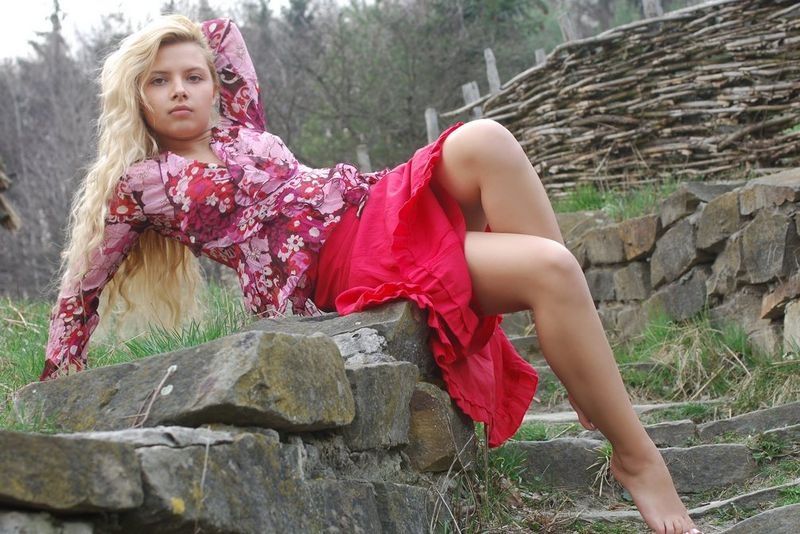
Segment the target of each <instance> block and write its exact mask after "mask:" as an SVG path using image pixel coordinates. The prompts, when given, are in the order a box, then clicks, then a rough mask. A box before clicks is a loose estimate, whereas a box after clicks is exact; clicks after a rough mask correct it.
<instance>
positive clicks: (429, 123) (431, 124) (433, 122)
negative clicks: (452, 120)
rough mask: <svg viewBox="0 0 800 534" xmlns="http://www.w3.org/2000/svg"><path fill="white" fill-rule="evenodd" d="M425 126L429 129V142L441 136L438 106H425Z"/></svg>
mask: <svg viewBox="0 0 800 534" xmlns="http://www.w3.org/2000/svg"><path fill="white" fill-rule="evenodd" d="M425 128H426V129H427V130H428V143H433V142H434V141H436V139H438V138H439V114H438V113H437V112H436V108H425Z"/></svg>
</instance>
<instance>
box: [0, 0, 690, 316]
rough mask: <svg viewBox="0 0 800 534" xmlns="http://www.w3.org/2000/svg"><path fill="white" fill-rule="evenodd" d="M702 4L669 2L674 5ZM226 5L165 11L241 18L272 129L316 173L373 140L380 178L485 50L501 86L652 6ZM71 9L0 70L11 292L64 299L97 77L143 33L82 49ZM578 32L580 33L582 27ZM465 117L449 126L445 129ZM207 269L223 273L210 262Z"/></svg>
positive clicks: (509, 0) (90, 149)
mask: <svg viewBox="0 0 800 534" xmlns="http://www.w3.org/2000/svg"><path fill="white" fill-rule="evenodd" d="M698 3H700V2H698V1H697V0H662V2H661V4H662V6H663V9H664V11H672V10H675V9H679V8H682V7H686V6H687V5H694V4H698ZM229 6H230V7H228V8H227V9H220V8H217V7H215V5H214V2H213V0H212V1H209V0H199V1H191V0H178V1H175V0H173V1H166V2H164V4H163V7H162V9H161V12H162V13H171V12H177V13H182V14H185V15H187V16H189V17H190V18H192V19H194V20H207V19H210V18H215V17H221V16H224V17H231V18H232V19H233V20H234V21H236V23H237V24H238V25H239V27H240V28H241V30H242V33H243V35H244V37H245V40H246V42H247V46H248V49H249V51H250V55H251V56H252V58H253V60H254V63H255V67H256V71H257V73H258V77H259V81H260V83H261V88H262V101H263V104H264V108H265V113H266V119H267V127H268V129H269V131H270V132H271V133H273V134H275V135H277V136H279V137H281V138H282V139H283V140H284V142H285V143H286V145H287V146H288V147H289V148H290V150H292V152H293V153H294V154H295V156H296V157H297V158H298V160H299V161H301V162H302V163H304V164H306V165H310V166H312V167H329V166H331V165H333V164H335V163H338V162H347V163H352V164H354V165H357V156H356V147H357V146H358V145H359V144H363V145H366V146H367V148H368V152H369V158H370V162H371V170H378V169H382V168H385V167H393V166H395V165H397V164H399V163H401V162H403V161H405V160H407V159H408V158H409V157H410V156H411V155H412V154H413V153H414V151H415V150H417V149H418V148H419V147H421V146H423V145H425V144H426V143H427V142H428V140H427V135H426V127H425V117H424V111H425V108H426V107H434V108H436V109H437V110H438V111H439V112H440V113H442V112H445V111H448V110H452V109H456V108H460V107H462V106H463V104H464V101H463V97H462V93H461V86H462V84H465V83H467V82H469V81H471V80H476V81H477V82H478V85H479V87H480V92H481V94H486V93H487V92H488V91H489V88H488V82H487V78H486V64H485V61H484V49H485V48H491V49H492V50H493V52H494V55H495V57H496V59H497V68H498V72H499V75H500V80H501V82H505V81H506V80H508V79H510V78H511V77H513V76H514V75H515V74H517V73H519V72H521V71H523V70H525V69H527V68H529V67H531V66H533V65H534V64H535V63H536V60H535V50H536V49H544V50H545V52H546V53H548V54H549V53H550V51H552V49H553V48H555V47H556V46H557V45H558V44H560V43H562V42H564V41H565V40H566V39H565V36H566V35H568V34H569V30H568V28H572V30H573V31H574V29H575V28H576V27H580V28H581V32H582V36H583V37H589V36H590V35H594V34H597V33H600V32H602V31H605V30H607V29H608V28H612V27H615V26H618V25H621V24H625V23H628V22H631V21H635V20H639V19H641V18H643V16H644V13H643V8H642V2H641V0H483V1H482V0H374V1H372V2H365V1H364V0H351V1H350V2H349V3H343V2H341V0H340V1H339V2H336V1H335V0H290V2H289V5H288V7H283V8H280V9H275V8H271V7H270V2H269V0H258V1H253V0H242V1H241V2H238V3H233V4H229ZM65 15H67V14H65V13H64V12H63V11H62V10H61V9H60V7H59V6H58V2H57V1H54V3H53V12H52V15H51V17H50V22H51V24H50V25H51V29H50V30H49V31H47V32H39V33H38V34H37V38H36V39H34V40H32V41H31V42H30V43H29V44H30V46H31V47H32V49H33V51H34V52H35V53H34V55H33V56H32V58H11V59H6V60H4V61H3V62H2V64H0V160H2V161H3V162H4V164H5V170H6V173H7V174H8V176H9V177H10V178H11V180H12V184H13V185H12V187H11V189H10V190H9V191H7V192H6V193H5V195H6V197H7V199H8V200H9V201H10V202H11V204H12V205H13V206H14V208H15V209H16V211H17V212H18V213H19V215H20V217H21V219H22V229H21V230H20V231H18V232H15V233H11V232H0V296H7V297H12V298H31V299H46V300H52V299H54V298H55V296H56V295H55V290H54V287H53V283H54V282H53V278H54V276H55V273H56V272H57V270H58V263H59V253H60V251H61V249H62V248H63V246H64V243H65V240H66V237H67V236H66V235H65V229H66V225H67V217H68V212H69V207H70V204H71V202H72V199H73V194H74V191H75V190H76V189H77V185H78V183H79V182H80V180H82V179H83V177H84V175H85V173H86V171H87V169H88V167H89V165H90V164H91V162H92V160H93V159H94V157H95V156H96V153H95V152H96V120H97V117H98V113H99V98H98V93H99V88H98V83H97V78H98V76H99V71H100V68H101V67H102V62H103V58H104V57H105V56H106V55H107V54H108V53H109V52H110V51H111V50H113V49H114V47H115V46H116V45H117V44H118V42H119V41H120V39H122V38H123V37H124V36H125V35H127V34H129V33H131V32H132V31H134V30H136V29H137V27H134V26H133V25H132V23H131V21H130V20H129V19H128V18H126V14H125V13H124V12H119V13H111V14H109V15H106V16H105V17H104V18H103V19H102V23H101V24H100V25H99V26H97V27H95V28H94V29H92V30H90V31H88V32H87V33H82V34H81V38H80V39H79V42H80V44H79V45H78V46H77V47H70V46H68V45H67V42H66V41H65V39H64V36H63V33H62V21H63V20H64V17H65ZM573 35H574V33H573ZM456 120H465V121H466V120H469V117H468V116H466V115H464V116H463V117H456V118H448V119H440V120H439V127H440V130H443V129H444V128H446V127H447V126H448V125H450V124H452V123H453V122H455V121H456ZM204 265H205V266H206V267H207V274H208V275H209V276H210V277H212V278H216V277H218V276H220V268H221V266H216V265H211V264H210V263H204Z"/></svg>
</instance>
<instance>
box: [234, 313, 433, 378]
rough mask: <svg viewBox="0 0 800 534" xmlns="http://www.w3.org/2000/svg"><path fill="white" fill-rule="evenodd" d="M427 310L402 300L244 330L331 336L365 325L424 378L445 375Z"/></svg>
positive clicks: (385, 348)
mask: <svg viewBox="0 0 800 534" xmlns="http://www.w3.org/2000/svg"><path fill="white" fill-rule="evenodd" d="M427 314H428V312H427V310H424V309H421V308H420V307H419V306H417V305H416V304H415V303H414V302H413V301H410V300H407V299H400V300H396V301H391V302H387V303H385V304H381V305H379V306H375V307H374V308H370V309H369V310H366V311H363V312H358V313H351V314H349V315H342V316H340V315H338V314H336V313H327V314H325V315H322V316H315V317H306V316H290V317H281V318H279V319H263V320H261V321H256V322H254V323H252V324H250V325H248V326H247V327H245V328H244V329H243V330H242V331H243V332H246V331H261V332H285V333H290V334H303V335H308V334H309V333H310V332H322V333H323V334H327V335H329V336H331V337H334V336H336V335H337V334H344V333H346V332H354V331H356V330H360V329H362V328H371V329H373V330H375V331H377V332H378V335H380V336H382V337H383V338H384V339H385V340H386V344H385V345H384V346H383V348H382V349H381V351H382V352H383V353H385V354H388V355H389V356H391V357H392V358H394V359H395V360H398V361H406V362H411V363H413V364H414V365H416V366H417V367H418V368H419V370H420V376H421V377H422V379H423V380H437V379H440V378H441V370H440V369H439V366H438V365H436V362H435V361H434V359H433V355H432V354H431V350H430V345H429V344H428V338H429V337H430V329H429V328H428V322H427Z"/></svg>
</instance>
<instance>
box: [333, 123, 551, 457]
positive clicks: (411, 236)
mask: <svg viewBox="0 0 800 534" xmlns="http://www.w3.org/2000/svg"><path fill="white" fill-rule="evenodd" d="M463 124H464V123H463V122H457V123H455V124H454V125H453V126H451V127H449V128H448V129H446V130H445V131H444V132H443V133H442V134H441V135H440V136H439V138H438V139H437V140H436V141H435V142H434V143H432V144H431V145H430V146H426V147H423V148H421V149H420V150H419V151H417V153H416V154H415V155H414V157H412V158H411V160H409V162H407V163H406V164H403V165H409V166H411V167H404V166H401V167H402V169H399V170H401V171H402V172H403V173H410V176H411V178H410V187H409V192H410V196H408V198H407V199H405V201H404V202H403V203H402V205H401V206H400V208H399V211H398V212H397V216H396V220H395V219H393V218H392V216H389V215H388V214H387V217H386V218H385V219H384V222H385V223H386V224H388V227H387V231H390V233H391V242H390V250H391V255H392V258H394V259H395V261H396V263H395V266H394V269H395V272H393V273H392V275H393V276H392V278H394V279H395V281H389V282H384V283H379V284H377V285H375V286H374V287H367V286H364V285H363V284H358V285H355V286H353V287H349V288H348V289H346V290H344V291H342V292H341V293H339V294H338V296H336V299H335V308H336V310H337V312H338V313H340V314H342V315H346V314H349V313H353V312H358V311H362V310H364V309H366V308H370V307H373V306H377V305H379V304H381V303H384V302H387V301H391V300H397V299H400V298H404V299H408V300H412V301H414V302H415V303H416V304H417V305H418V306H419V307H420V308H423V309H427V310H428V313H427V317H428V319H427V322H428V326H429V327H430V328H431V329H432V330H433V332H435V334H436V335H432V336H430V346H431V350H432V353H433V356H434V359H435V361H436V363H437V365H438V366H439V368H440V369H441V370H442V378H443V379H444V381H445V384H446V386H447V390H448V392H449V394H450V396H451V397H452V398H453V400H454V401H455V402H456V404H457V405H458V406H459V407H460V408H461V409H462V410H463V411H464V413H466V414H467V415H468V416H469V417H471V418H472V419H473V420H474V421H481V422H483V423H485V424H486V425H487V427H488V428H487V430H488V436H489V441H488V444H489V446H490V447H497V446H499V445H501V444H502V443H503V442H504V441H505V440H507V439H508V438H509V437H511V436H512V435H513V434H514V433H515V432H516V430H517V429H518V428H519V426H520V424H521V423H522V419H523V417H524V415H525V412H526V411H527V409H528V407H529V406H530V403H531V400H532V399H533V396H534V394H535V392H536V387H537V384H538V374H537V373H536V371H535V370H534V368H533V367H532V366H531V365H530V364H528V363H527V362H526V361H525V360H523V359H522V357H521V356H520V355H519V354H518V353H517V352H516V349H514V347H513V345H512V344H511V343H510V341H509V340H508V338H507V337H506V335H505V333H504V332H503V330H502V329H501V328H500V323H501V321H502V316H500V315H490V316H485V315H483V314H482V312H481V310H480V309H479V306H478V304H477V302H475V301H474V300H473V298H472V289H471V285H468V286H467V287H465V284H469V283H470V282H469V280H470V278H469V273H468V270H467V265H466V258H464V239H465V237H466V222H465V220H464V217H463V214H462V213H461V209H460V207H459V206H458V203H457V202H456V201H455V199H453V198H452V197H451V196H450V195H449V194H447V193H446V192H445V191H444V190H443V189H440V191H441V193H439V194H438V195H437V194H435V193H434V191H433V190H432V185H433V184H431V183H430V182H431V179H432V177H433V169H434V166H435V164H436V162H437V161H438V159H439V158H440V157H441V152H442V145H443V143H444V140H445V139H446V138H447V136H448V135H449V134H450V133H451V132H453V131H454V130H455V129H456V128H458V127H459V126H461V125H463ZM423 150H427V151H428V153H427V154H422V153H421V151H423ZM421 155H422V156H423V157H422V158H421V157H420V156H421ZM387 178H388V176H387V177H384V178H383V179H387ZM401 185H402V186H405V185H406V184H405V183H402V184H401ZM387 187H388V185H387ZM398 187H400V186H398ZM366 206H367V209H369V207H370V204H369V202H368V203H367V205H366ZM373 209H377V207H374V208H373ZM442 211H444V214H445V215H446V217H447V219H448V220H449V223H450V224H451V225H452V228H453V230H454V232H449V231H445V232H443V235H442V236H438V234H437V239H438V237H441V241H439V242H437V243H436V246H435V247H429V248H427V249H426V248H424V247H422V246H421V245H420V243H419V238H418V236H419V235H423V234H422V233H421V232H425V230H426V229H430V228H433V227H435V226H436V224H437V223H438V224H441V220H440V218H441V212H442ZM428 217H432V218H433V219H428ZM436 217H439V219H436ZM392 221H394V224H396V225H395V226H394V228H391V224H393V222H392ZM361 222H364V221H363V220H362V221H361ZM426 225H427V226H426ZM417 254H421V256H420V257H417ZM459 255H460V256H461V261H457V260H458V256H459ZM397 280H400V281H397ZM354 282H356V283H357V281H355V280H354Z"/></svg>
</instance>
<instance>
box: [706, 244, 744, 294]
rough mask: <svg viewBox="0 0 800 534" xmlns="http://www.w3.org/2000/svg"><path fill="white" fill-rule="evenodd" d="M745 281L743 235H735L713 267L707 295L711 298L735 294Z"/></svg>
mask: <svg viewBox="0 0 800 534" xmlns="http://www.w3.org/2000/svg"><path fill="white" fill-rule="evenodd" d="M744 281H745V271H744V268H743V266H742V234H741V232H736V233H734V234H733V235H732V236H731V237H730V238H729V239H728V240H727V241H726V242H725V246H724V248H723V249H722V252H720V253H719V255H717V257H716V258H715V259H714V263H713V264H712V265H711V276H710V277H709V279H708V283H707V287H706V293H707V295H708V296H709V297H711V296H715V295H728V294H730V293H733V292H734V291H735V290H736V289H737V288H738V287H739V286H740V285H742V282H744Z"/></svg>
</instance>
